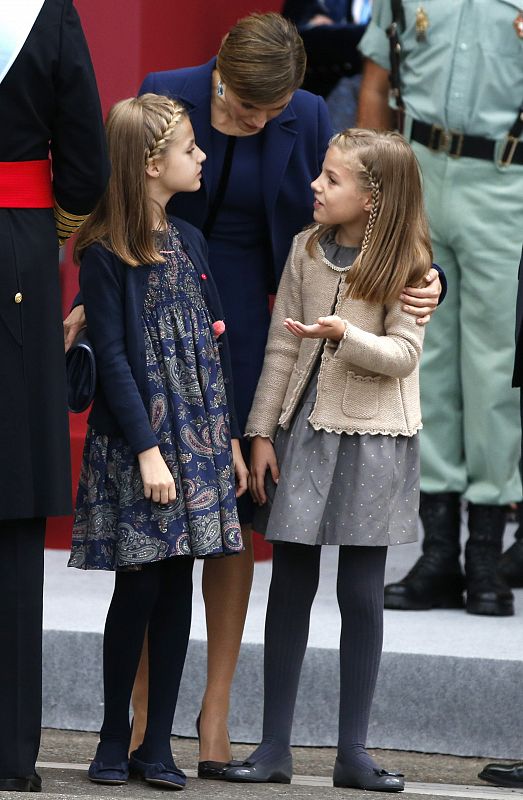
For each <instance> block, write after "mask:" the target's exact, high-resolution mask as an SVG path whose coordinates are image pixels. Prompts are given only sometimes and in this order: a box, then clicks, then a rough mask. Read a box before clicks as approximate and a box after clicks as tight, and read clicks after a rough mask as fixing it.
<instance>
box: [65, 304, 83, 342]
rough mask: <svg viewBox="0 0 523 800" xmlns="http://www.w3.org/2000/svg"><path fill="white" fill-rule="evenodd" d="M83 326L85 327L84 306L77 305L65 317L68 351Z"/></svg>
mask: <svg viewBox="0 0 523 800" xmlns="http://www.w3.org/2000/svg"><path fill="white" fill-rule="evenodd" d="M82 328H85V313H84V307H83V306H75V308H73V310H72V311H71V313H70V314H69V316H68V317H66V318H65V319H64V347H65V352H66V353H67V351H68V350H69V348H70V347H71V345H72V343H73V342H74V340H75V339H76V337H77V335H78V334H79V333H80V331H81V330H82Z"/></svg>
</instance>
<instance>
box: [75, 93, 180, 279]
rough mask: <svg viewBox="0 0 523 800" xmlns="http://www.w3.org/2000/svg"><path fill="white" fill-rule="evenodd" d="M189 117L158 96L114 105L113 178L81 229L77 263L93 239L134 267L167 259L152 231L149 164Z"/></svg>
mask: <svg viewBox="0 0 523 800" xmlns="http://www.w3.org/2000/svg"><path fill="white" fill-rule="evenodd" d="M186 117H187V111H186V110H185V108H184V107H183V106H182V105H181V103H178V102H177V101H176V100H171V99H170V98H169V97H163V96H162V95H156V94H143V95H141V96H140V97H132V98H129V99H128V100H120V102H119V103H116V105H114V106H113V107H112V109H111V110H110V112H109V115H108V117H107V122H106V126H105V130H106V134H107V143H108V147H109V156H110V159H111V177H110V179H109V183H108V185H107V188H106V190H105V193H104V195H103V196H102V198H101V200H100V201H99V203H98V205H97V206H96V208H95V209H94V211H93V213H92V214H91V215H90V217H89V218H88V219H87V220H86V222H85V223H84V225H83V226H82V228H81V229H80V233H79V235H78V239H77V241H76V244H75V248H74V258H75V261H76V262H77V263H79V261H80V259H81V257H82V253H83V251H84V250H85V249H86V247H88V246H89V245H90V244H93V243H94V242H102V243H103V244H104V245H105V247H107V248H108V249H109V250H111V251H112V252H113V253H114V254H115V255H116V256H118V258H119V259H121V260H122V261H124V262H125V263H126V264H128V265H129V266H131V267H137V266H139V265H140V264H150V263H154V262H159V261H163V258H162V256H161V255H160V253H159V252H158V249H157V245H156V241H155V236H154V232H153V230H152V229H153V213H152V208H151V202H150V201H149V199H148V196H147V186H146V177H145V167H146V165H147V163H149V162H150V161H151V160H152V159H154V158H157V159H158V158H162V156H163V155H164V154H165V151H166V150H167V148H168V146H169V145H170V144H171V142H172V141H173V140H174V139H175V137H176V134H177V129H178V125H179V123H180V122H181V120H183V119H185V118H186ZM161 211H162V213H163V214H165V212H164V211H163V209H161ZM164 222H165V220H164Z"/></svg>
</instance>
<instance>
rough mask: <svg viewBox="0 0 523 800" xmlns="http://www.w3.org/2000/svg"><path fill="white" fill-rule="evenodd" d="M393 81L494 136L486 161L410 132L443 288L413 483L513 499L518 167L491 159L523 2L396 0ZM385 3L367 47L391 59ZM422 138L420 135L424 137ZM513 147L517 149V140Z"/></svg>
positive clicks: (515, 95) (425, 369) (422, 114)
mask: <svg viewBox="0 0 523 800" xmlns="http://www.w3.org/2000/svg"><path fill="white" fill-rule="evenodd" d="M402 6H403V13H404V23H405V24H404V28H403V30H401V29H400V31H399V39H400V43H401V67H400V76H401V90H402V96H403V101H404V104H405V111H406V116H405V129H404V133H405V135H406V137H407V138H410V137H411V132H412V125H413V120H418V121H420V122H421V123H428V125H434V126H440V127H441V128H443V129H445V130H447V131H457V132H458V133H463V134H466V135H470V136H475V137H483V138H486V139H494V140H497V142H498V144H497V147H496V153H495V155H494V156H493V157H492V159H491V160H486V159H483V158H473V157H465V156H459V157H452V156H450V155H448V154H447V152H445V144H446V145H447V147H448V146H450V147H451V150H452V152H453V153H458V152H459V150H460V139H459V136H455V137H454V138H453V139H452V141H451V142H450V145H449V142H448V138H447V137H445V136H444V135H441V134H440V132H439V131H438V130H437V129H434V130H433V134H434V135H433V136H432V142H431V143H430V144H431V145H432V147H435V146H437V144H438V143H440V142H441V143H442V144H443V145H444V147H443V149H442V150H440V151H436V150H431V149H429V147H428V146H425V145H423V144H419V143H418V142H414V141H413V142H412V146H413V148H414V150H415V152H416V155H417V157H418V160H419V162H420V165H421V168H422V172H423V176H424V184H425V199H426V206H427V211H428V215H429V220H430V224H431V231H432V237H433V245H434V251H435V260H436V261H437V263H438V264H440V265H441V266H442V267H443V269H444V271H445V274H446V277H447V281H448V295H447V297H446V299H445V302H444V303H443V304H442V306H441V308H440V309H438V312H437V313H436V314H434V316H433V318H432V321H431V323H430V325H429V326H428V328H427V336H426V339H425V352H424V356H423V361H422V410H423V418H424V426H425V427H424V430H423V433H422V437H421V454H422V455H421V459H422V461H421V472H422V490H423V491H424V492H427V493H429V494H435V493H441V492H459V493H460V494H462V495H464V496H465V498H466V499H467V500H469V501H471V502H472V503H477V504H491V505H502V504H505V503H508V502H512V501H518V500H520V499H521V482H520V477H519V472H518V461H519V457H520V441H521V440H520V423H519V408H518V397H517V392H515V391H514V390H513V389H511V375H512V366H513V361H514V304H515V297H516V292H517V264H518V260H519V255H520V249H521V236H520V235H518V231H520V230H521V223H522V219H523V164H522V163H512V164H511V165H509V166H500V165H499V164H498V163H497V159H498V158H499V155H500V153H501V152H502V150H503V147H504V143H505V142H504V140H505V137H506V135H507V133H508V131H509V130H510V128H511V127H512V125H513V123H514V121H515V119H516V115H517V111H518V108H519V107H520V105H521V104H522V102H523V16H522V15H521V11H520V9H522V8H523V1H522V0H403V3H402ZM391 20H392V10H391V3H390V0H374V10H373V18H372V21H371V23H370V25H369V27H368V29H367V31H366V33H365V35H364V37H363V39H362V42H361V45H360V47H361V50H362V52H363V54H364V55H365V56H366V57H367V58H369V59H371V60H372V61H374V62H375V63H377V64H378V65H380V66H381V67H383V68H385V69H387V70H389V69H390V56H389V40H388V38H387V34H386V29H387V28H388V26H389V25H390V23H391ZM427 144H429V143H428V142H427ZM522 147H523V146H522V145H519V147H518V154H519V155H518V160H521V158H520V156H521V148H522Z"/></svg>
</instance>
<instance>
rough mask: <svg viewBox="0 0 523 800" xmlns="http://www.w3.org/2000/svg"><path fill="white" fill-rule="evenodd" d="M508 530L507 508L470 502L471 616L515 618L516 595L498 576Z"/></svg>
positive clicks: (467, 570)
mask: <svg viewBox="0 0 523 800" xmlns="http://www.w3.org/2000/svg"><path fill="white" fill-rule="evenodd" d="M504 530H505V509H504V508H503V506H487V505H476V504H475V503H469V540H468V542H467V545H466V548H465V576H466V582H467V611H468V613H469V614H484V615H485V616H493V617H511V616H512V615H513V613H514V596H513V594H512V592H511V591H510V589H509V587H508V586H507V584H506V583H505V581H504V580H503V579H502V578H501V577H500V575H499V574H498V561H499V557H500V555H501V542H502V540H503V531H504Z"/></svg>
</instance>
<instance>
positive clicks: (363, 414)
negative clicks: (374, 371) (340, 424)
mask: <svg viewBox="0 0 523 800" xmlns="http://www.w3.org/2000/svg"><path fill="white" fill-rule="evenodd" d="M380 382H381V376H380V375H357V374H356V373H355V372H349V373H348V375H347V381H346V383H345V391H344V393H343V400H342V409H343V413H344V414H345V415H346V416H347V417H353V418H354V419H372V418H373V417H376V416H377V414H378V408H379V398H380Z"/></svg>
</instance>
